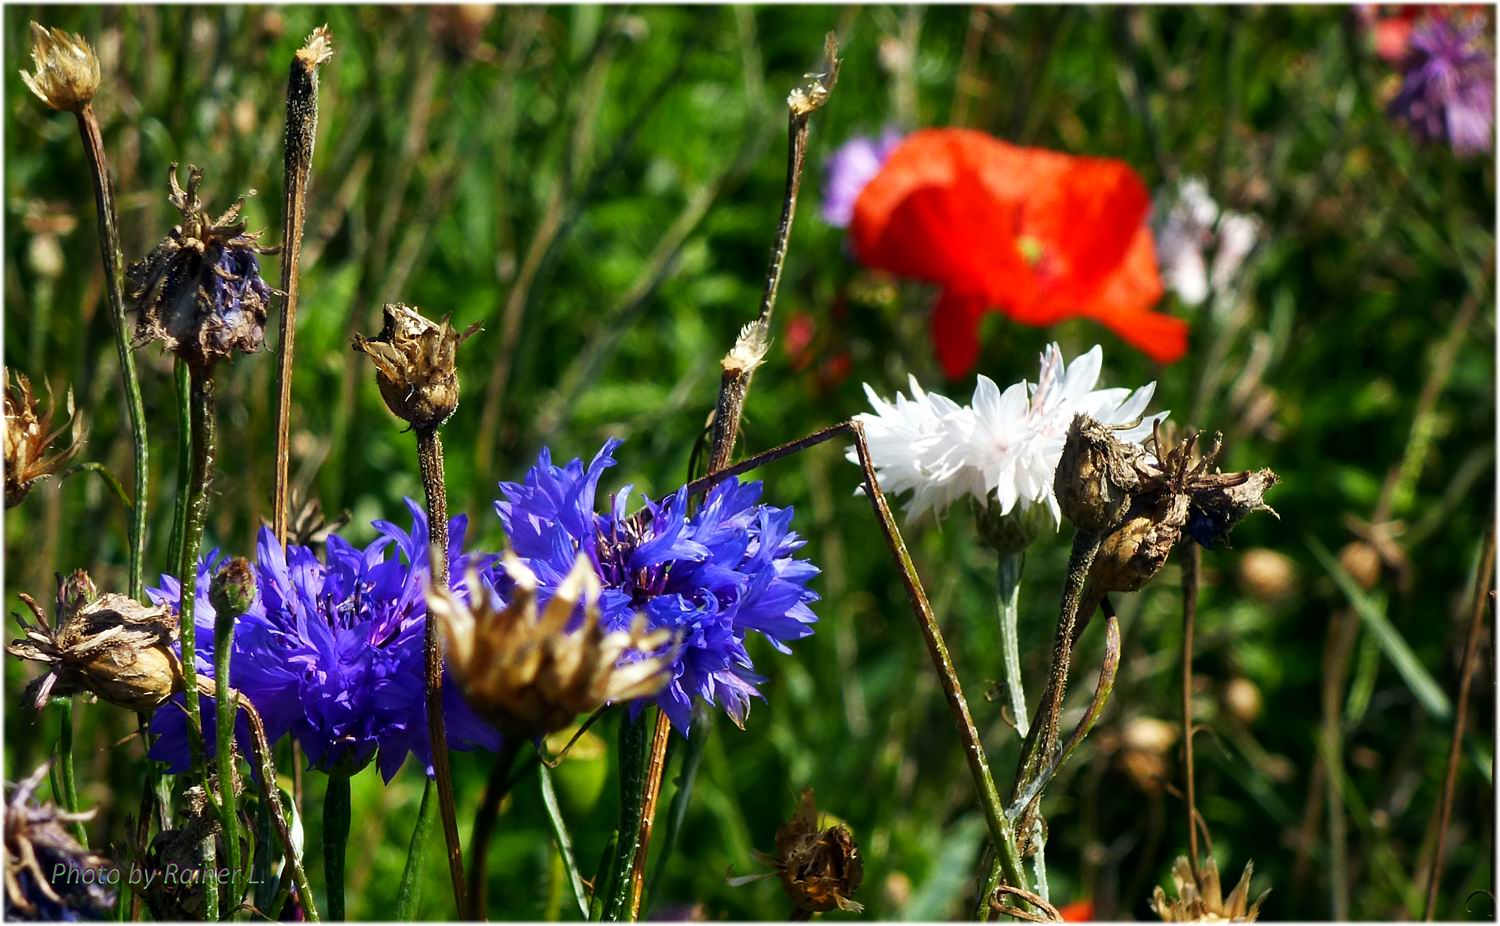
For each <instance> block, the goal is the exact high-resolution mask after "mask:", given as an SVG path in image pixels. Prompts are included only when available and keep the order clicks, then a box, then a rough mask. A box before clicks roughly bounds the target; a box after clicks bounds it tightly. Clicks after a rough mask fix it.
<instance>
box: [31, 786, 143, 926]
mask: <svg viewBox="0 0 1500 926" xmlns="http://www.w3.org/2000/svg"><path fill="white" fill-rule="evenodd" d="M46 777H47V766H46V765H43V766H42V767H41V768H39V769H37V770H36V771H35V772H32V773H31V776H30V777H29V778H27V779H26V780H25V781H22V782H21V783H20V784H18V785H15V786H14V789H13V790H12V792H11V797H10V800H9V801H7V802H6V805H5V900H6V904H5V917H6V919H21V920H37V921H48V922H59V921H64V920H104V919H108V918H109V917H110V915H111V913H113V911H114V906H115V892H114V890H113V888H111V887H110V886H109V882H110V880H111V877H112V875H113V874H118V872H112V869H113V868H114V866H113V865H112V864H111V863H110V862H109V861H108V860H106V859H105V858H103V857H102V856H99V855H96V854H94V853H93V852H90V851H89V850H88V849H86V848H84V847H83V846H81V845H79V843H78V841H77V840H76V839H74V838H73V834H72V833H71V832H70V831H69V829H68V824H69V823H72V822H75V821H79V820H88V819H90V818H92V817H93V816H94V811H93V810H90V811H89V812H87V813H65V812H63V811H61V810H59V809H58V808H57V807H56V806H54V805H52V804H41V803H39V802H38V801H36V800H35V794H36V789H37V787H38V786H39V785H40V784H41V783H42V781H43V779H45V778H46Z"/></svg>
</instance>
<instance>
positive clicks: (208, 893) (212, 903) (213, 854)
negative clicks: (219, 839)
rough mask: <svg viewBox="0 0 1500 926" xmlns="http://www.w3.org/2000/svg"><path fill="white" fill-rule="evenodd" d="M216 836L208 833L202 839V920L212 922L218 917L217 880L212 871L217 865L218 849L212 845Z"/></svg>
mask: <svg viewBox="0 0 1500 926" xmlns="http://www.w3.org/2000/svg"><path fill="white" fill-rule="evenodd" d="M215 842H216V838H215V837H214V836H213V834H209V835H208V836H206V837H204V839H203V870H202V872H201V875H202V878H203V921H204V922H205V923H212V922H214V921H215V920H217V919H218V918H219V880H218V878H216V877H214V872H215V870H216V869H218V867H219V850H218V848H217V847H216V846H215V845H214V843H215Z"/></svg>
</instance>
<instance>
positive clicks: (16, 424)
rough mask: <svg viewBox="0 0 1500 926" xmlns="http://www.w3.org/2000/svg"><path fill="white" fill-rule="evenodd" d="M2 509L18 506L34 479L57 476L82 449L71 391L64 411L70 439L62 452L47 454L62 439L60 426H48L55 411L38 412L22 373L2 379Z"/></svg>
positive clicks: (78, 422)
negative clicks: (3, 417) (3, 431)
mask: <svg viewBox="0 0 1500 926" xmlns="http://www.w3.org/2000/svg"><path fill="white" fill-rule="evenodd" d="M4 378H5V380H6V383H5V507H7V508H14V507H15V506H17V505H19V504H21V502H22V501H23V500H24V499H25V498H26V495H27V494H28V493H29V492H30V491H31V487H32V486H33V485H34V484H36V482H37V481H38V480H41V479H47V478H49V477H51V476H55V475H57V473H58V471H59V470H61V469H62V468H63V467H64V466H66V465H68V463H69V462H71V461H72V459H73V458H74V457H75V456H77V455H78V451H79V450H82V449H83V418H82V416H80V415H78V414H77V413H76V412H75V411H74V409H73V390H71V389H69V390H68V398H67V402H66V406H65V407H66V408H67V411H68V420H69V421H71V422H72V432H73V433H72V437H71V439H70V441H69V445H68V448H67V449H66V450H59V451H57V452H56V453H49V452H48V451H50V450H51V449H52V444H53V442H54V441H56V440H57V439H58V438H59V437H61V436H62V433H63V427H61V426H59V427H57V428H53V427H52V415H53V413H54V412H55V411H56V408H55V407H53V408H49V409H47V410H46V411H41V410H40V408H39V406H38V403H37V401H36V396H34V395H33V394H32V392H31V381H30V380H28V379H27V378H26V375H25V374H24V373H17V374H15V382H14V384H12V383H11V381H10V380H11V377H10V376H9V375H8V374H7V375H6V376H5V377H4Z"/></svg>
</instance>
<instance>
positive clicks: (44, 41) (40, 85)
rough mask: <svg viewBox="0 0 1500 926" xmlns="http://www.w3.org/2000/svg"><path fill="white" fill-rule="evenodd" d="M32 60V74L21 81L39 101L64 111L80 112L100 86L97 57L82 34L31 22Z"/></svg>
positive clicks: (24, 75)
mask: <svg viewBox="0 0 1500 926" xmlns="http://www.w3.org/2000/svg"><path fill="white" fill-rule="evenodd" d="M31 61H32V65H33V67H34V69H35V71H36V73H35V74H28V73H26V72H25V71H22V72H21V80H22V81H24V82H25V84H26V86H27V87H29V88H31V92H32V93H35V94H36V95H37V96H38V97H39V98H40V99H41V100H42V102H44V103H46V104H47V105H48V106H50V107H52V108H53V109H60V110H63V111H64V112H79V111H81V110H82V109H83V108H84V107H85V106H87V105H89V103H90V102H91V101H92V100H93V99H94V93H95V91H97V90H98V89H99V59H98V58H96V57H95V56H94V50H93V49H92V48H90V47H89V43H88V42H86V41H84V39H83V36H81V35H71V34H69V33H67V32H64V31H62V30H61V29H47V28H44V27H42V26H40V25H38V24H37V23H32V24H31Z"/></svg>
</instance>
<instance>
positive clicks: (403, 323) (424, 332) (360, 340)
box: [354, 302, 479, 431]
mask: <svg viewBox="0 0 1500 926" xmlns="http://www.w3.org/2000/svg"><path fill="white" fill-rule="evenodd" d="M478 330H479V325H478V324H474V325H470V326H469V327H468V328H467V329H465V330H464V331H463V332H462V333H460V332H459V331H457V330H455V329H454V327H453V326H452V325H450V324H449V323H448V319H447V318H444V319H443V320H442V321H441V322H437V323H433V322H431V321H428V320H427V319H426V318H425V317H423V315H422V313H421V312H420V311H418V310H417V309H415V308H412V307H411V306H409V305H402V304H400V303H398V302H392V303H388V304H387V305H386V307H385V327H383V328H381V329H380V333H379V334H378V335H376V336H375V337H373V338H367V337H364V336H363V335H358V334H356V335H355V336H354V349H355V350H359V351H364V352H365V353H366V354H369V355H370V359H371V360H373V361H374V362H375V371H376V372H375V382H376V383H377V384H378V385H379V386H380V397H381V398H383V399H385V404H386V407H387V408H389V409H390V410H391V411H392V413H394V414H395V416H396V417H397V418H400V419H401V420H403V421H406V422H409V423H410V424H411V426H412V427H414V428H416V429H417V430H421V431H431V430H434V429H436V428H438V427H440V426H441V425H442V424H443V422H445V421H447V420H448V418H449V416H451V415H452V414H453V411H454V409H456V408H458V364H457V360H456V354H457V352H458V345H459V344H461V343H462V342H463V341H464V340H465V339H467V338H469V337H470V336H472V335H473V334H474V333H475V332H477V331H478Z"/></svg>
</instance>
